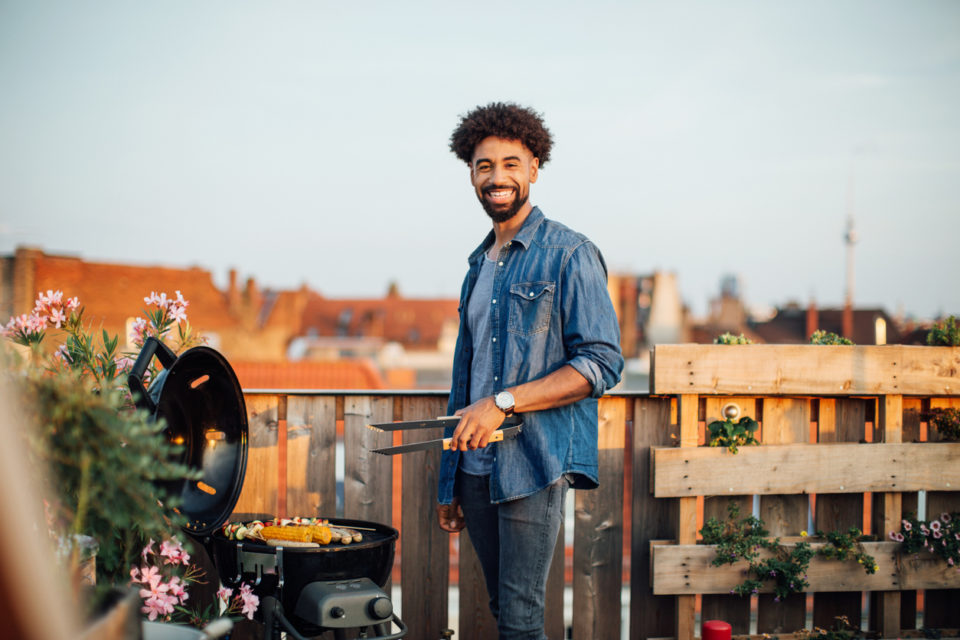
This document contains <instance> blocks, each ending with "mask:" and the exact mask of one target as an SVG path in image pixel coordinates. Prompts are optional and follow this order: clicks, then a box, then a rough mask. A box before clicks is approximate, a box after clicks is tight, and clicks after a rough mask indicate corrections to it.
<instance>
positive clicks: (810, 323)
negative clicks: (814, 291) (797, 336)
mask: <svg viewBox="0 0 960 640" xmlns="http://www.w3.org/2000/svg"><path fill="white" fill-rule="evenodd" d="M819 328H820V312H819V311H817V303H816V302H815V301H814V300H813V298H811V299H810V304H808V305H807V334H806V335H805V336H804V342H806V341H807V340H809V339H810V336H811V335H813V332H814V331H816V330H817V329H819Z"/></svg>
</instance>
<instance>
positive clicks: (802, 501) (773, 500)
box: [741, 398, 855, 633]
mask: <svg viewBox="0 0 960 640" xmlns="http://www.w3.org/2000/svg"><path fill="white" fill-rule="evenodd" d="M761 429H762V439H763V443H764V446H762V447H748V448H751V449H757V450H761V451H762V450H763V449H765V448H766V447H767V446H769V445H773V444H792V443H804V442H807V441H808V439H809V437H810V402H809V401H807V400H801V399H794V398H765V399H764V401H763V422H762V425H761ZM836 446H842V445H836ZM849 446H855V445H849ZM797 448H805V447H803V446H802V445H800V446H798V447H797ZM742 452H743V450H741V453H742ZM741 468H742V467H741ZM750 468H751V469H752V470H753V474H752V475H757V476H762V475H763V473H764V471H763V470H760V469H757V468H755V467H750ZM773 471H775V473H774V475H780V472H779V471H777V470H773ZM744 475H747V474H744ZM753 493H763V492H761V491H757V492H753ZM808 505H809V501H808V499H807V496H802V495H801V496H797V495H787V496H769V495H761V496H760V519H761V520H763V521H764V523H765V524H766V527H767V529H768V530H769V531H770V534H771V535H774V536H790V535H798V534H799V533H800V532H801V531H803V530H805V529H806V525H807V510H808ZM805 622H806V596H805V595H802V594H793V595H790V596H787V597H786V598H784V599H783V600H781V601H779V602H777V601H775V600H774V599H773V596H772V595H770V594H767V593H763V594H760V596H759V597H758V598H757V631H759V632H761V633H779V632H782V631H795V630H798V629H802V628H804V626H805Z"/></svg>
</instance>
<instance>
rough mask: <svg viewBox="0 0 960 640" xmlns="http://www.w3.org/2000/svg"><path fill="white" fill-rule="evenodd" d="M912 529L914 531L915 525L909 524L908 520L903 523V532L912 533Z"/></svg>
mask: <svg viewBox="0 0 960 640" xmlns="http://www.w3.org/2000/svg"><path fill="white" fill-rule="evenodd" d="M910 529H913V525H912V524H910V523H909V522H907V521H906V520H904V521H903V530H904V531H910Z"/></svg>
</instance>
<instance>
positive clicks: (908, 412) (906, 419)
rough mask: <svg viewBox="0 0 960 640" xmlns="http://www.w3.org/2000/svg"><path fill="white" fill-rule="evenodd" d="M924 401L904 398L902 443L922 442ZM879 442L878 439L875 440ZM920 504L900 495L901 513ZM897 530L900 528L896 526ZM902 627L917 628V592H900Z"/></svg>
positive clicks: (913, 494) (882, 533) (913, 495)
mask: <svg viewBox="0 0 960 640" xmlns="http://www.w3.org/2000/svg"><path fill="white" fill-rule="evenodd" d="M923 402H924V400H923V399H921V398H903V432H902V434H901V442H920V410H921V408H922V406H923ZM874 440H877V438H874ZM919 502H920V494H918V493H917V492H916V491H911V492H904V493H901V494H900V513H901V515H905V514H907V513H916V512H917V506H918V504H919ZM895 526H896V528H899V526H898V525H896V523H895ZM874 533H878V534H879V535H880V536H886V535H889V533H890V530H885V529H880V528H879V527H877V528H876V529H875V530H874ZM900 625H901V626H902V627H904V628H907V629H913V628H916V626H917V592H916V591H901V592H900ZM872 628H874V629H879V628H881V625H880V624H879V623H878V624H875V625H873V627H872Z"/></svg>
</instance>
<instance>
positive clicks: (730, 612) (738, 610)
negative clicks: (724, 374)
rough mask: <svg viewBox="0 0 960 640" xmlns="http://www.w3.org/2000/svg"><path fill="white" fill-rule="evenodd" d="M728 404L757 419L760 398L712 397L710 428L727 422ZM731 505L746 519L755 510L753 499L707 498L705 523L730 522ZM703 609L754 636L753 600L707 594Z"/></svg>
mask: <svg viewBox="0 0 960 640" xmlns="http://www.w3.org/2000/svg"><path fill="white" fill-rule="evenodd" d="M728 404H734V405H736V406H737V408H738V409H739V415H738V416H737V419H739V418H741V417H744V416H748V417H751V418H756V417H757V400H756V398H745V397H732V398H730V397H716V396H714V397H708V398H707V399H706V402H705V405H706V407H705V409H706V415H705V420H706V424H707V425H709V424H710V423H711V422H713V421H715V420H723V419H724V418H725V416H724V415H723V414H722V411H723V408H724V407H725V406H726V405H728ZM731 502H735V503H736V504H737V506H738V507H739V508H740V514H741V516H742V517H746V516H747V515H748V514H750V513H751V511H752V509H753V496H722V497H717V498H710V497H707V498H705V499H704V501H703V518H704V521H706V520H708V519H710V518H716V519H718V520H721V521H723V520H726V519H727V516H728V513H727V505H729V504H730V503H731ZM700 606H701V616H700V617H701V619H702V620H723V621H725V622H728V623H730V626H731V627H732V629H733V633H734V634H745V633H750V598H742V597H740V596H737V595H731V594H704V596H703V597H702V598H701V604H700Z"/></svg>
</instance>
